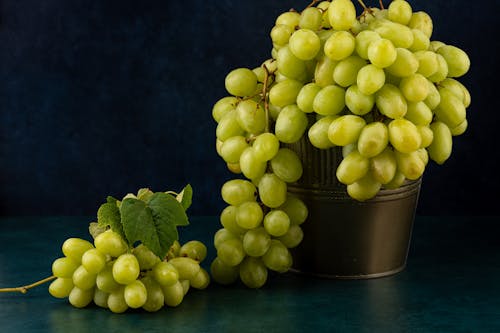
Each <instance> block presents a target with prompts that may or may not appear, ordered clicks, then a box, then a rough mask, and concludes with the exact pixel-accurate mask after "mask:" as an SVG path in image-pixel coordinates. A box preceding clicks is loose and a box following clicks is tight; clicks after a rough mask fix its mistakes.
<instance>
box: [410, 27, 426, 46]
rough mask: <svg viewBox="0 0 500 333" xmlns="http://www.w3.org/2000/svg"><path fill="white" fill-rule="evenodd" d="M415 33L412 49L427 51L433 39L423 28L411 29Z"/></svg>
mask: <svg viewBox="0 0 500 333" xmlns="http://www.w3.org/2000/svg"><path fill="white" fill-rule="evenodd" d="M411 32H412V33H413V44H412V45H411V46H410V51H412V52H417V51H425V50H428V49H429V46H430V44H431V41H430V40H429V37H427V36H426V35H425V34H424V33H423V32H422V31H421V30H417V29H411Z"/></svg>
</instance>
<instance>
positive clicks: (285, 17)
mask: <svg viewBox="0 0 500 333" xmlns="http://www.w3.org/2000/svg"><path fill="white" fill-rule="evenodd" d="M299 22H300V14H299V13H297V12H295V11H289V12H285V13H282V14H280V15H279V16H278V17H277V18H276V23H275V24H276V25H279V24H284V25H287V26H289V27H290V28H292V29H294V30H295V27H297V26H298V25H299Z"/></svg>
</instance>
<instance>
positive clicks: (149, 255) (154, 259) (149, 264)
mask: <svg viewBox="0 0 500 333" xmlns="http://www.w3.org/2000/svg"><path fill="white" fill-rule="evenodd" d="M132 254H133V255H134V256H135V257H136V258H137V261H138V262H139V267H140V268H141V270H148V269H151V268H153V267H154V265H156V264H157V263H159V262H160V258H159V257H158V256H157V255H156V254H154V253H153V252H152V251H151V250H150V249H148V248H147V247H146V246H145V245H144V244H139V245H138V246H136V247H135V248H134V249H133V250H132Z"/></svg>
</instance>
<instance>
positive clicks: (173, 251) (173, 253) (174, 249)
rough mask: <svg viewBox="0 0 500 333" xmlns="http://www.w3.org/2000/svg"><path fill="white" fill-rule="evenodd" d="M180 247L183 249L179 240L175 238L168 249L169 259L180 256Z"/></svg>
mask: <svg viewBox="0 0 500 333" xmlns="http://www.w3.org/2000/svg"><path fill="white" fill-rule="evenodd" d="M180 249H181V243H179V241H178V240H174V242H173V243H172V245H171V246H170V249H168V253H167V260H170V259H172V258H175V257H178V256H179V250H180Z"/></svg>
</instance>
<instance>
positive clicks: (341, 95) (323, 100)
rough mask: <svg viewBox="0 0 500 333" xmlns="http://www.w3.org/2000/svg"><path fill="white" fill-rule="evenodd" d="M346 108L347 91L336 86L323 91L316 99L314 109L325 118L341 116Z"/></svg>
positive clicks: (327, 87)
mask: <svg viewBox="0 0 500 333" xmlns="http://www.w3.org/2000/svg"><path fill="white" fill-rule="evenodd" d="M344 107H345V90H344V88H342V87H339V86H336V85H329V86H326V87H324V88H323V89H321V90H320V91H319V92H318V93H317V94H316V97H315V98H314V101H313V109H314V111H315V112H316V113H318V114H320V115H324V116H333V115H336V114H339V113H340V112H341V111H342V110H343V109H344Z"/></svg>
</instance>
